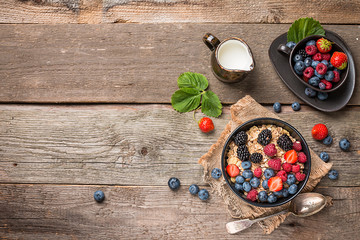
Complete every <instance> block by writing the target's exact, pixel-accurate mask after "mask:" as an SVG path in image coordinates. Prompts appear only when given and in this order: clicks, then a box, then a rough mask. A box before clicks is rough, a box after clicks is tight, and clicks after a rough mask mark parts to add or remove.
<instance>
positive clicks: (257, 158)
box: [250, 153, 263, 163]
mask: <svg viewBox="0 0 360 240" xmlns="http://www.w3.org/2000/svg"><path fill="white" fill-rule="evenodd" d="M262 159H263V156H262V155H261V153H253V154H251V156H250V161H252V162H253V163H260V162H261V160H262Z"/></svg>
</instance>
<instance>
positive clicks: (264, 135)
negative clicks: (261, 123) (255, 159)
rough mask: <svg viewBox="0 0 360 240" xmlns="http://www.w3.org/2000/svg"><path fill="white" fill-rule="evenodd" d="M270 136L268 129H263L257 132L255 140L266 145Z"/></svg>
mask: <svg viewBox="0 0 360 240" xmlns="http://www.w3.org/2000/svg"><path fill="white" fill-rule="evenodd" d="M271 138H272V135H271V131H270V130H269V129H265V130H262V131H261V132H260V133H259V136H258V139H257V142H258V143H260V144H261V145H263V146H266V145H268V144H269V143H270V141H271Z"/></svg>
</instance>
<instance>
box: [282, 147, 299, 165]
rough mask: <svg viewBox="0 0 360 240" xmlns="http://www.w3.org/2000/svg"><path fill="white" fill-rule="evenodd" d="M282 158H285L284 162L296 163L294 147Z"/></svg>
mask: <svg viewBox="0 0 360 240" xmlns="http://www.w3.org/2000/svg"><path fill="white" fill-rule="evenodd" d="M284 158H285V160H286V162H288V163H291V164H293V163H296V161H297V159H298V156H297V153H296V151H295V150H294V149H292V150H290V151H287V152H286V153H285V155H284Z"/></svg>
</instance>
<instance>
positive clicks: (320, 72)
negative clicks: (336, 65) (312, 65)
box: [316, 63, 327, 75]
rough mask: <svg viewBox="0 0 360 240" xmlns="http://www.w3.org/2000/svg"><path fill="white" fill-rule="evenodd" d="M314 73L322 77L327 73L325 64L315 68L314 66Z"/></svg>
mask: <svg viewBox="0 0 360 240" xmlns="http://www.w3.org/2000/svg"><path fill="white" fill-rule="evenodd" d="M316 71H317V72H318V73H319V74H321V75H324V74H325V73H326V71H327V67H326V65H325V64H323V63H319V64H318V65H317V66H316Z"/></svg>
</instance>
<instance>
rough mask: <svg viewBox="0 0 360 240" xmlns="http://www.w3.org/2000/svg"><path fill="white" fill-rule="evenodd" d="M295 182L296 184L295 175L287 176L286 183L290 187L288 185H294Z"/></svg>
mask: <svg viewBox="0 0 360 240" xmlns="http://www.w3.org/2000/svg"><path fill="white" fill-rule="evenodd" d="M295 182H296V177H295V175H294V174H292V173H290V174H288V176H287V180H286V183H287V184H288V185H289V186H290V185H292V184H294V183H295Z"/></svg>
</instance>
